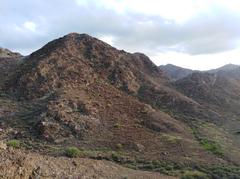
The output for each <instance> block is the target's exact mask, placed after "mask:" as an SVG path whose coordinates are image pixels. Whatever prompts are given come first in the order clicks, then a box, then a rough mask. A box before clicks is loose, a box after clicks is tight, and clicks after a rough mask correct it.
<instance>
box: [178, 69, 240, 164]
mask: <svg viewBox="0 0 240 179" xmlns="http://www.w3.org/2000/svg"><path fill="white" fill-rule="evenodd" d="M234 71H235V70H234ZM228 74H229V73H228ZM175 86H176V88H177V89H178V90H179V91H181V92H182V93H184V94H185V95H187V96H188V97H191V98H192V99H194V100H195V101H197V102H198V103H200V104H201V105H202V106H206V107H207V108H209V109H211V110H213V111H215V112H217V113H218V114H220V115H221V118H219V119H220V120H217V121H212V122H213V123H214V125H213V123H211V124H210V123H207V124H204V125H203V126H200V130H202V132H201V133H202V134H205V135H206V136H207V137H208V138H212V139H214V140H216V141H218V142H219V143H221V144H222V147H223V148H225V149H226V150H228V151H231V152H230V153H229V154H230V158H232V160H236V161H239V160H240V155H239V147H240V142H239V141H240V136H239V135H238V132H239V131H240V120H239V115H240V113H239V108H240V80H239V79H237V78H234V76H230V75H223V74H222V72H221V74H211V73H193V74H192V75H189V76H187V77H185V78H183V79H180V80H178V81H177V82H175ZM207 126H208V127H207ZM206 127H207V128H208V130H206ZM201 128H202V129H201ZM213 131H214V132H213Z"/></svg>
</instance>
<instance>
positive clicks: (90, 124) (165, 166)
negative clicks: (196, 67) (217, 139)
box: [0, 33, 238, 178]
mask: <svg viewBox="0 0 240 179" xmlns="http://www.w3.org/2000/svg"><path fill="white" fill-rule="evenodd" d="M19 58H20V57H17V58H16V57H12V58H9V59H8V60H10V59H11V60H12V63H10V65H9V68H6V69H8V70H6V72H4V74H7V75H4V74H1V75H2V79H3V80H2V83H0V86H1V97H0V120H1V123H0V129H1V135H0V139H1V140H3V141H4V142H6V141H9V140H11V139H16V140H19V141H20V142H21V149H19V150H20V151H16V154H15V153H14V151H15V150H13V151H11V152H12V153H11V152H10V153H8V152H2V153H1V155H2V158H5V159H6V161H7V160H10V159H9V158H11V157H13V159H12V160H14V161H15V160H17V158H19V157H22V158H23V159H21V160H20V161H23V164H22V166H21V167H23V169H24V170H26V172H25V173H24V175H23V176H24V177H29V176H31V174H30V173H32V172H33V170H34V168H36V167H37V166H38V165H41V166H40V169H39V170H40V171H42V172H43V173H44V172H47V175H48V176H50V175H51V172H53V171H59V172H60V173H59V174H58V175H56V176H55V177H61V175H62V174H63V175H62V176H65V175H66V176H69V177H70V174H69V173H68V172H66V173H61V171H63V168H61V167H60V166H59V163H64V165H63V166H62V167H65V168H67V170H69V171H73V173H74V176H82V175H83V174H84V172H82V171H84V170H86V171H87V172H85V173H86V176H85V177H86V178H87V177H93V175H94V172H96V173H97V175H96V178H101V177H102V178H104V177H105V178H116V177H117V176H119V177H124V175H119V173H121V172H122V173H123V174H125V173H126V174H129V175H127V176H129V178H131V177H132V178H134V177H135V178H136V177H137V176H140V175H142V176H145V175H146V178H147V177H150V178H151V177H156V178H161V177H162V175H160V174H156V173H147V172H138V171H133V170H129V169H126V168H123V167H120V166H118V165H115V164H112V163H111V162H109V161H114V162H117V163H118V164H121V165H124V166H127V167H129V168H134V169H143V170H152V171H158V172H160V173H164V174H168V175H175V176H182V175H184V174H185V172H187V171H189V170H190V171H193V172H194V171H195V170H199V172H201V174H203V173H206V175H208V176H209V177H210V176H213V175H215V174H213V173H208V171H210V169H209V167H211V166H218V165H226V164H230V165H232V164H233V163H238V162H237V161H236V160H232V158H231V157H229V156H228V155H227V154H225V153H221V155H219V154H220V153H217V152H215V151H213V150H212V148H211V147H216V146H215V143H214V146H212V145H213V144H212V143H211V144H209V145H210V149H209V148H206V146H205V143H203V139H202V138H200V137H202V135H201V134H202V133H204V131H203V130H202V129H201V130H198V129H199V128H197V132H196V128H195V127H196V125H198V124H199V123H200V122H208V123H209V121H213V123H211V124H213V125H215V124H216V121H221V120H222V116H221V114H220V113H219V112H218V111H216V110H215V108H209V106H207V105H206V104H205V103H203V102H202V101H201V100H197V99H195V96H194V95H193V96H192V95H189V91H187V90H188V88H186V89H185V88H181V89H182V90H181V89H180V88H177V87H176V85H175V84H172V83H171V82H170V81H169V80H168V79H167V78H166V76H165V75H164V74H163V72H162V71H161V70H160V69H159V68H158V67H157V66H156V65H154V64H153V63H152V62H151V60H150V59H149V58H148V57H147V56H145V55H144V54H140V53H134V54H130V53H127V52H125V51H121V50H117V49H116V48H114V47H111V46H110V45H108V44H106V43H104V42H102V41H100V40H98V39H96V38H93V37H91V36H89V35H86V34H76V33H72V34H69V35H66V36H64V37H62V38H59V39H56V40H54V41H51V42H49V43H48V44H47V45H45V46H44V47H42V48H41V49H39V50H38V51H36V52H34V53H32V54H31V55H29V56H27V57H24V58H21V59H19ZM6 64H7V65H6ZM6 64H4V63H3V66H2V69H4V66H8V63H6ZM11 64H12V65H11ZM206 78H207V83H212V80H213V79H212V78H214V76H213V77H211V76H210V77H206ZM193 81H194V82H195V81H197V80H195V79H194V80H193ZM182 84H183V83H182ZM204 84H205V82H204ZM191 85H195V86H194V87H196V88H197V90H200V91H201V90H202V91H201V93H200V94H204V95H206V96H204V97H205V98H206V99H207V98H208V96H207V95H208V92H209V91H211V89H210V87H211V86H210V87H209V86H208V85H207V84H206V86H203V87H202V88H199V87H198V85H197V84H191ZM187 86H188V85H187ZM192 89H194V88H191V89H189V90H192ZM194 94H195V93H194ZM218 100H220V99H218ZM198 132H201V134H199V133H198ZM209 136H211V135H210V134H209ZM225 137H228V136H227V135H226V136H225ZM70 146H75V147H78V148H79V149H81V153H82V155H83V158H84V159H82V158H78V159H76V160H74V159H71V160H70V159H67V158H64V157H62V156H64V155H65V153H64V149H65V148H67V147H70ZM233 149H234V150H235V153H237V152H238V150H237V149H236V148H234V147H233ZM26 152H27V153H30V154H29V155H30V158H31V157H32V158H31V161H33V163H32V162H29V163H28V162H26V163H25V162H24V161H26V158H27V160H28V157H26V154H25V153H26ZM221 152H222V151H221ZM14 157H16V159H15V158H14ZM30 158H29V160H30ZM45 158H47V160H48V161H49V163H45V162H46V161H45ZM89 158H92V159H95V160H96V159H98V160H101V161H95V160H92V159H91V160H90V159H89ZM106 160H108V161H107V162H106ZM10 161H11V160H10ZM37 161H38V162H37ZM73 161H76V162H77V163H78V162H80V164H79V165H81V163H83V165H84V166H85V167H86V168H79V169H78V168H77V167H76V166H75V168H74V169H73V170H72V169H71V168H72V167H73V164H72V163H71V162H73ZM70 163H71V164H70ZM92 163H94V166H96V167H97V166H98V165H99V166H100V168H99V169H96V170H92V169H91V166H92ZM55 164H56V165H55ZM46 166H49V167H50V168H52V171H44V170H45V169H46ZM202 167H203V168H205V169H202ZM1 168H3V170H4V172H5V170H6V168H8V166H7V165H5V164H4V162H2V163H1V165H0V170H1ZM16 168H18V164H17V163H16V164H14V165H13V169H12V170H13V171H16ZM37 168H38V167H37ZM106 168H110V170H111V172H110V171H107V172H106V171H105V169H106ZM78 170H80V171H79V172H80V173H78V174H77V173H76V172H78ZM4 172H3V173H4ZM29 172H30V173H29ZM75 173H76V175H75ZM230 173H231V172H230ZM224 174H225V173H224ZM3 175H6V176H9V178H11V175H9V174H7V173H6V174H3ZM44 175H45V174H44ZM199 175H200V174H199ZM204 175H205V174H204ZM15 176H17V175H15ZM74 176H73V177H74ZM31 177H33V176H31ZM82 177H83V176H82ZM33 178H34V177H33ZM42 178H44V177H43V176H42Z"/></svg>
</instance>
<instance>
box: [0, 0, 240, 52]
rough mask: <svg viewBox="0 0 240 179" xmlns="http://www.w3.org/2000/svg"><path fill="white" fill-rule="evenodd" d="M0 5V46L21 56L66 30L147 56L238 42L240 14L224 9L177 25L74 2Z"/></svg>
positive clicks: (55, 0)
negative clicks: (104, 38) (29, 23)
mask: <svg viewBox="0 0 240 179" xmlns="http://www.w3.org/2000/svg"><path fill="white" fill-rule="evenodd" d="M0 7H1V8H0V22H1V26H0V33H1V36H0V46H3V47H6V48H9V49H13V50H20V51H21V52H25V53H26V52H30V51H33V50H36V49H37V48H40V47H41V46H42V45H44V44H45V43H47V42H48V41H50V40H52V39H54V38H57V37H59V36H62V35H65V34H67V33H70V32H79V33H88V34H90V35H93V36H97V37H101V36H103V35H111V36H112V37H114V39H113V40H114V46H116V47H118V48H123V49H125V50H129V51H141V52H144V53H147V54H149V55H153V54H154V53H157V52H165V51H177V52H179V51H180V52H184V53H188V54H192V55H195V54H206V53H217V52H223V51H226V50H231V49H234V48H235V47H236V45H237V43H239V41H240V14H237V13H233V12H230V11H228V10H226V9H224V8H223V9H215V10H214V11H213V12H212V13H211V14H200V15H198V16H197V17H193V18H192V20H190V21H188V22H186V23H184V24H181V25H180V24H176V23H175V22H174V21H167V20H166V19H163V18H162V17H159V16H149V15H146V14H139V13H135V12H125V13H123V14H119V13H116V12H115V11H113V10H109V9H105V8H104V7H101V6H97V5H95V4H94V1H89V3H88V4H86V5H82V6H77V5H76V3H75V1H73V0H72V1H66V0H51V1H47V0H35V1H30V0H22V1H16V0H15V1H14V0H8V1H3V0H2V1H1V0H0ZM26 21H32V22H34V23H35V24H36V31H35V32H31V31H29V30H27V29H24V27H23V24H24V22H26ZM18 28H23V29H22V30H20V29H18Z"/></svg>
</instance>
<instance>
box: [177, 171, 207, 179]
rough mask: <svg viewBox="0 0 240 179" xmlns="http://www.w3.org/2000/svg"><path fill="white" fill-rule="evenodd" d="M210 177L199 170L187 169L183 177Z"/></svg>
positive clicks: (197, 178)
mask: <svg viewBox="0 0 240 179" xmlns="http://www.w3.org/2000/svg"><path fill="white" fill-rule="evenodd" d="M208 178H209V177H208V176H207V175H206V174H204V173H202V172H199V171H186V172H185V173H184V174H183V176H182V177H181V179H208Z"/></svg>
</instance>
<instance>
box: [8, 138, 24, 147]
mask: <svg viewBox="0 0 240 179" xmlns="http://www.w3.org/2000/svg"><path fill="white" fill-rule="evenodd" d="M20 145H21V143H20V141H19V140H15V139H13V140H9V141H8V142H7V146H9V147H12V148H19V147H20Z"/></svg>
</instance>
